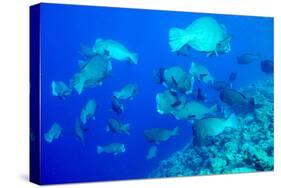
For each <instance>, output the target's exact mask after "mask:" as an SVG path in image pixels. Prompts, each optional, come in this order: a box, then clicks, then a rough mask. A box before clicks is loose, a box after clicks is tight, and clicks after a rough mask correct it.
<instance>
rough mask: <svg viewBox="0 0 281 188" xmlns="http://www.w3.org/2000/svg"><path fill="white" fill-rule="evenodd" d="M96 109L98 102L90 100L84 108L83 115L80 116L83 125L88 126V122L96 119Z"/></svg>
mask: <svg viewBox="0 0 281 188" xmlns="http://www.w3.org/2000/svg"><path fill="white" fill-rule="evenodd" d="M96 109H97V103H96V101H95V100H94V99H92V100H89V101H88V102H87V104H86V105H85V106H84V108H83V109H82V111H81V114H80V121H81V122H82V123H83V124H86V123H87V121H88V120H89V119H90V118H93V119H95V113H96Z"/></svg>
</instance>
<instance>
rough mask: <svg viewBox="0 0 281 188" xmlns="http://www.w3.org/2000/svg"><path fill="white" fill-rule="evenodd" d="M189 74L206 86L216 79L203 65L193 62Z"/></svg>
mask: <svg viewBox="0 0 281 188" xmlns="http://www.w3.org/2000/svg"><path fill="white" fill-rule="evenodd" d="M189 73H190V74H191V75H192V76H194V78H195V79H197V80H199V81H201V82H204V83H206V84H208V83H213V82H214V77H213V76H212V75H211V73H210V72H209V70H208V69H207V68H206V67H205V66H203V65H202V64H199V63H194V62H192V63H191V66H190V69H189Z"/></svg>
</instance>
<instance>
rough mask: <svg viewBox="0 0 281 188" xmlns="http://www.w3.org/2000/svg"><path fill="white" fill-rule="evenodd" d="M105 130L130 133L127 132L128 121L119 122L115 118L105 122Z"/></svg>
mask: <svg viewBox="0 0 281 188" xmlns="http://www.w3.org/2000/svg"><path fill="white" fill-rule="evenodd" d="M107 125H108V126H107V128H106V130H107V131H111V132H113V133H125V134H127V135H130V133H129V128H130V124H129V123H126V124H124V123H121V122H119V121H117V120H116V119H109V120H108V123H107Z"/></svg>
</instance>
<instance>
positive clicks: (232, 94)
mask: <svg viewBox="0 0 281 188" xmlns="http://www.w3.org/2000/svg"><path fill="white" fill-rule="evenodd" d="M220 99H221V101H223V102H224V103H226V104H228V105H230V106H236V105H245V106H248V105H251V106H254V101H253V100H249V99H248V98H247V97H246V96H245V95H244V94H243V93H241V92H239V91H236V90H234V89H223V90H221V91H220Z"/></svg>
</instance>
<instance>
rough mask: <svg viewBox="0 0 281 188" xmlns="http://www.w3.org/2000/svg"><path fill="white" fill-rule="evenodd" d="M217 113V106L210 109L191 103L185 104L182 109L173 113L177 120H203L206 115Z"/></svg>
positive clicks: (194, 102) (197, 103)
mask: <svg viewBox="0 0 281 188" xmlns="http://www.w3.org/2000/svg"><path fill="white" fill-rule="evenodd" d="M216 112H217V105H214V106H212V107H210V108H208V107H206V106H205V105H203V104H201V103H199V102H197V101H190V102H187V103H185V104H184V106H183V107H182V108H178V109H176V110H174V111H173V112H172V114H173V115H174V116H175V117H176V119H179V120H181V119H187V120H192V119H202V118H203V117H205V116H206V115H210V114H215V113H216Z"/></svg>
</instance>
